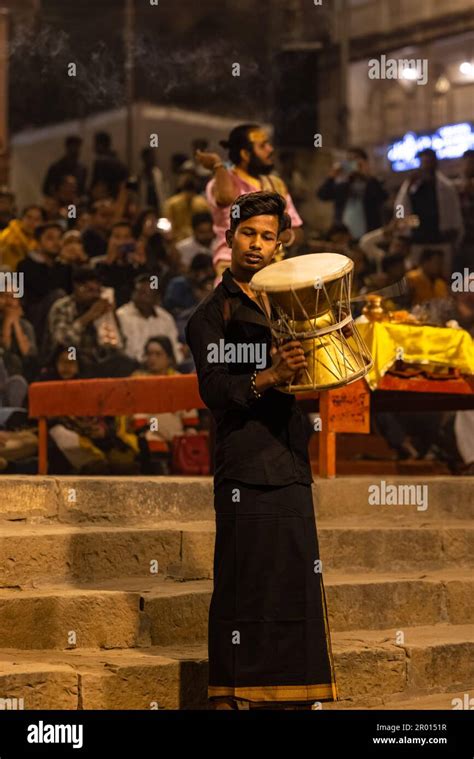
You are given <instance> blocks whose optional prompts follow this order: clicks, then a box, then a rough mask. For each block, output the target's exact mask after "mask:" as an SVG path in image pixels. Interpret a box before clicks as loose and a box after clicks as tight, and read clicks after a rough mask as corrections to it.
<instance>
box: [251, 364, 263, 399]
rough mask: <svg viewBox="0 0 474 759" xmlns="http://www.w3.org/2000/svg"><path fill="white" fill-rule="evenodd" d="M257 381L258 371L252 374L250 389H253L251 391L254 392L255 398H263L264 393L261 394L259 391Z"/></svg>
mask: <svg viewBox="0 0 474 759" xmlns="http://www.w3.org/2000/svg"><path fill="white" fill-rule="evenodd" d="M256 379H257V370H255V371H254V373H253V374H252V376H251V378H250V387H251V390H252V393H253V395H254V397H255V398H261V397H262V393H259V392H258V390H257V385H256V382H255V381H256Z"/></svg>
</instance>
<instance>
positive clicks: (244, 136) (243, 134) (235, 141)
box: [219, 124, 260, 164]
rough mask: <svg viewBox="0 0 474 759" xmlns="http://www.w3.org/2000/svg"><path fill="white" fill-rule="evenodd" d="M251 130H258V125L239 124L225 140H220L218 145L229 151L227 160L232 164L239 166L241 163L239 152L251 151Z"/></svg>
mask: <svg viewBox="0 0 474 759" xmlns="http://www.w3.org/2000/svg"><path fill="white" fill-rule="evenodd" d="M252 129H260V125H259V124H239V126H236V127H234V129H232V131H231V133H230V134H229V138H228V139H227V140H220V143H219V144H220V145H222V147H223V148H225V149H226V150H228V151H229V159H230V160H231V161H232V163H235V164H239V163H240V161H241V158H240V151H241V150H243V149H244V148H245V150H250V151H251V150H252V143H251V141H250V139H249V132H250V131H251V130H252Z"/></svg>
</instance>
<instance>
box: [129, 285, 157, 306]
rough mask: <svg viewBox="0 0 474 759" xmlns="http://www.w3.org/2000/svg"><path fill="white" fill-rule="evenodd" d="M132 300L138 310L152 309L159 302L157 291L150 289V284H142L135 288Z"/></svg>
mask: <svg viewBox="0 0 474 759" xmlns="http://www.w3.org/2000/svg"><path fill="white" fill-rule="evenodd" d="M132 300H133V302H134V303H135V305H136V306H137V308H150V307H151V306H154V305H155V303H156V301H157V291H156V290H153V289H152V288H151V287H150V283H149V282H140V283H139V284H138V285H136V286H135V290H134V291H133V296H132Z"/></svg>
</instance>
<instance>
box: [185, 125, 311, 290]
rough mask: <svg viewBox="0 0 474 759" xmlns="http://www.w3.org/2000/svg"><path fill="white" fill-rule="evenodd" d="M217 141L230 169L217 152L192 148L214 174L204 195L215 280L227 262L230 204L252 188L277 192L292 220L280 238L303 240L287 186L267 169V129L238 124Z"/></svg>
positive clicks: (269, 153)
mask: <svg viewBox="0 0 474 759" xmlns="http://www.w3.org/2000/svg"><path fill="white" fill-rule="evenodd" d="M220 144H221V145H222V146H223V147H224V148H226V149H227V150H228V151H229V159H230V161H231V162H232V163H233V164H234V165H233V166H232V168H230V169H228V168H226V166H225V165H224V163H223V161H222V159H221V157H220V156H219V155H218V153H205V152H203V151H201V150H197V151H196V160H197V161H198V162H199V163H200V164H201V165H202V166H204V168H206V169H208V170H209V171H212V173H213V175H214V176H213V178H212V179H211V180H210V182H208V184H207V187H206V197H207V201H208V203H209V206H210V208H211V212H212V216H213V220H214V231H215V233H216V243H215V251H214V256H213V263H214V268H215V270H216V274H217V278H218V280H220V277H221V275H222V273H223V271H224V270H225V269H226V268H227V267H228V266H229V264H230V253H231V252H230V248H228V246H227V243H226V241H225V231H226V229H227V228H228V226H229V223H228V222H229V215H230V207H231V205H232V203H233V202H234V200H235V199H236V198H238V197H239V196H240V195H245V194H246V193H249V192H255V191H256V190H268V191H272V192H278V193H279V194H280V195H282V196H283V197H284V198H285V200H286V210H287V213H288V214H289V216H290V217H291V222H292V228H291V229H288V230H286V231H285V232H283V233H282V235H281V241H282V242H283V244H284V245H286V246H291V245H293V244H294V243H295V242H296V243H300V242H302V240H303V232H302V225H303V221H302V219H301V217H300V215H299V214H298V212H297V210H296V208H295V206H294V204H293V201H292V199H291V196H290V194H289V192H288V189H287V187H286V185H285V183H284V182H283V180H282V179H281V178H280V177H279V176H277V175H276V174H272V173H271V172H272V170H273V161H272V157H273V153H274V148H273V145H272V144H271V142H270V138H269V136H268V134H267V132H266V131H265V130H264V129H263V128H262V127H261V126H259V125H258V124H240V125H239V126H237V127H235V128H234V129H233V130H232V131H231V133H230V135H229V139H228V140H226V141H224V140H222V141H221V143H220ZM275 260H276V259H275Z"/></svg>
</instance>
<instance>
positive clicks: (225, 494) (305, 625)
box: [208, 479, 338, 703]
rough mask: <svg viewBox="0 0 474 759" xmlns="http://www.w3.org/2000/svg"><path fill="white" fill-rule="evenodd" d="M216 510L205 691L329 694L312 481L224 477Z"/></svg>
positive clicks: (260, 696) (268, 697) (257, 697)
mask: <svg viewBox="0 0 474 759" xmlns="http://www.w3.org/2000/svg"><path fill="white" fill-rule="evenodd" d="M214 508H215V512H216V543H215V553H214V591H213V594H212V599H211V605H210V609H209V688H208V696H209V698H213V697H218V696H221V697H222V696H231V697H234V698H239V699H244V700H248V701H250V702H252V703H253V702H265V703H271V702H299V703H301V702H314V701H334V700H337V698H338V696H337V687H336V681H335V673H334V663H333V657H332V651H331V642H330V633H329V627H328V617H327V608H326V598H325V592H324V585H323V578H322V574H321V571H320V570H319V567H318V565H317V562H318V560H319V558H320V557H319V545H318V538H317V533H316V521H315V516H314V510H313V499H312V492H311V486H310V485H304V484H300V483H294V484H291V485H288V486H283V487H281V486H279V487H271V486H268V485H265V486H256V485H247V484H244V483H242V482H240V481H237V480H229V479H226V480H224V481H223V482H222V483H221V484H220V485H218V486H217V487H216V489H215V500H214ZM315 570H316V571H315Z"/></svg>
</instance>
